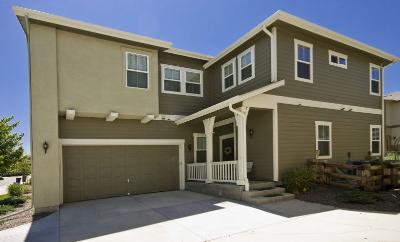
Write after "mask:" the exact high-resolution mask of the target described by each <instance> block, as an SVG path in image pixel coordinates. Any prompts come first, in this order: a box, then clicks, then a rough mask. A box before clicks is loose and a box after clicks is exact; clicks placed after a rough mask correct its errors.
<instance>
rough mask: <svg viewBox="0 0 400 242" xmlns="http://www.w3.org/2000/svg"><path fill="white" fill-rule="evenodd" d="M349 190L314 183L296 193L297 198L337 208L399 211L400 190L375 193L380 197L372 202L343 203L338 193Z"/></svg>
mask: <svg viewBox="0 0 400 242" xmlns="http://www.w3.org/2000/svg"><path fill="white" fill-rule="evenodd" d="M346 191H347V192H348V191H349V190H346V189H343V188H339V187H335V186H328V185H320V184H316V185H313V186H312V187H311V189H310V190H309V191H308V192H305V193H301V194H298V195H296V198H297V199H299V200H303V201H307V202H314V203H321V204H325V205H330V206H334V207H337V208H344V209H352V210H364V211H373V212H388V213H400V190H390V191H384V192H377V193H375V194H376V195H377V196H379V197H380V199H379V201H376V202H374V203H372V204H358V203H345V202H342V201H341V199H340V195H341V194H343V193H344V192H346Z"/></svg>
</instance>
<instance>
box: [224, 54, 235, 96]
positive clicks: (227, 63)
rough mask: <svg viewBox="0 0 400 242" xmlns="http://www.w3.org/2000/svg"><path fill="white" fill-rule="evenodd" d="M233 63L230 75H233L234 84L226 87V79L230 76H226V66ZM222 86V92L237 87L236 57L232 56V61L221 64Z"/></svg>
mask: <svg viewBox="0 0 400 242" xmlns="http://www.w3.org/2000/svg"><path fill="white" fill-rule="evenodd" d="M229 65H232V74H231V75H229V76H233V85H232V86H230V87H228V88H226V87H225V79H226V78H227V77H229V76H225V72H224V70H225V67H226V66H229ZM221 87H222V92H226V91H228V90H231V89H232V88H234V87H236V57H234V58H232V59H231V60H230V61H228V62H226V63H225V64H223V65H222V66H221Z"/></svg>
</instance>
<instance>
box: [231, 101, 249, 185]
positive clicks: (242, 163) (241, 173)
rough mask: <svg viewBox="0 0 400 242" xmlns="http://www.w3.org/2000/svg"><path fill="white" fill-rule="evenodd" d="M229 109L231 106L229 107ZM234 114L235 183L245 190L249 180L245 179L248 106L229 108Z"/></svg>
mask: <svg viewBox="0 0 400 242" xmlns="http://www.w3.org/2000/svg"><path fill="white" fill-rule="evenodd" d="M230 109H231V107H230ZM231 111H232V112H233V113H234V114H235V120H236V126H237V128H238V132H237V134H238V146H237V148H238V156H237V158H238V166H237V167H238V169H237V171H238V178H237V181H236V184H238V185H243V186H244V187H245V190H246V191H248V190H249V180H248V179H247V141H246V135H247V134H246V129H247V128H246V126H247V115H248V113H249V108H248V107H240V108H238V109H233V108H232V109H231Z"/></svg>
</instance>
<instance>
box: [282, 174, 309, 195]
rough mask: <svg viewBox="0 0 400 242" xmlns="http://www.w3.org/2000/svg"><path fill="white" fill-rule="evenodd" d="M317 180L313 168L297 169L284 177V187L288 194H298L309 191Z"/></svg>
mask: <svg viewBox="0 0 400 242" xmlns="http://www.w3.org/2000/svg"><path fill="white" fill-rule="evenodd" d="M315 178H316V175H315V172H314V170H312V169H311V168H297V169H294V170H292V171H289V172H287V173H285V174H284V175H283V185H284V186H285V188H286V190H287V191H288V192H292V193H295V194H297V193H300V192H306V191H307V190H309V189H310V186H311V184H312V183H313V182H314V181H315Z"/></svg>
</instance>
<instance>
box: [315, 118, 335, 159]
mask: <svg viewBox="0 0 400 242" xmlns="http://www.w3.org/2000/svg"><path fill="white" fill-rule="evenodd" d="M315 140H316V144H315V145H316V150H317V158H319V159H330V158H332V122H324V121H316V122H315Z"/></svg>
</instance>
